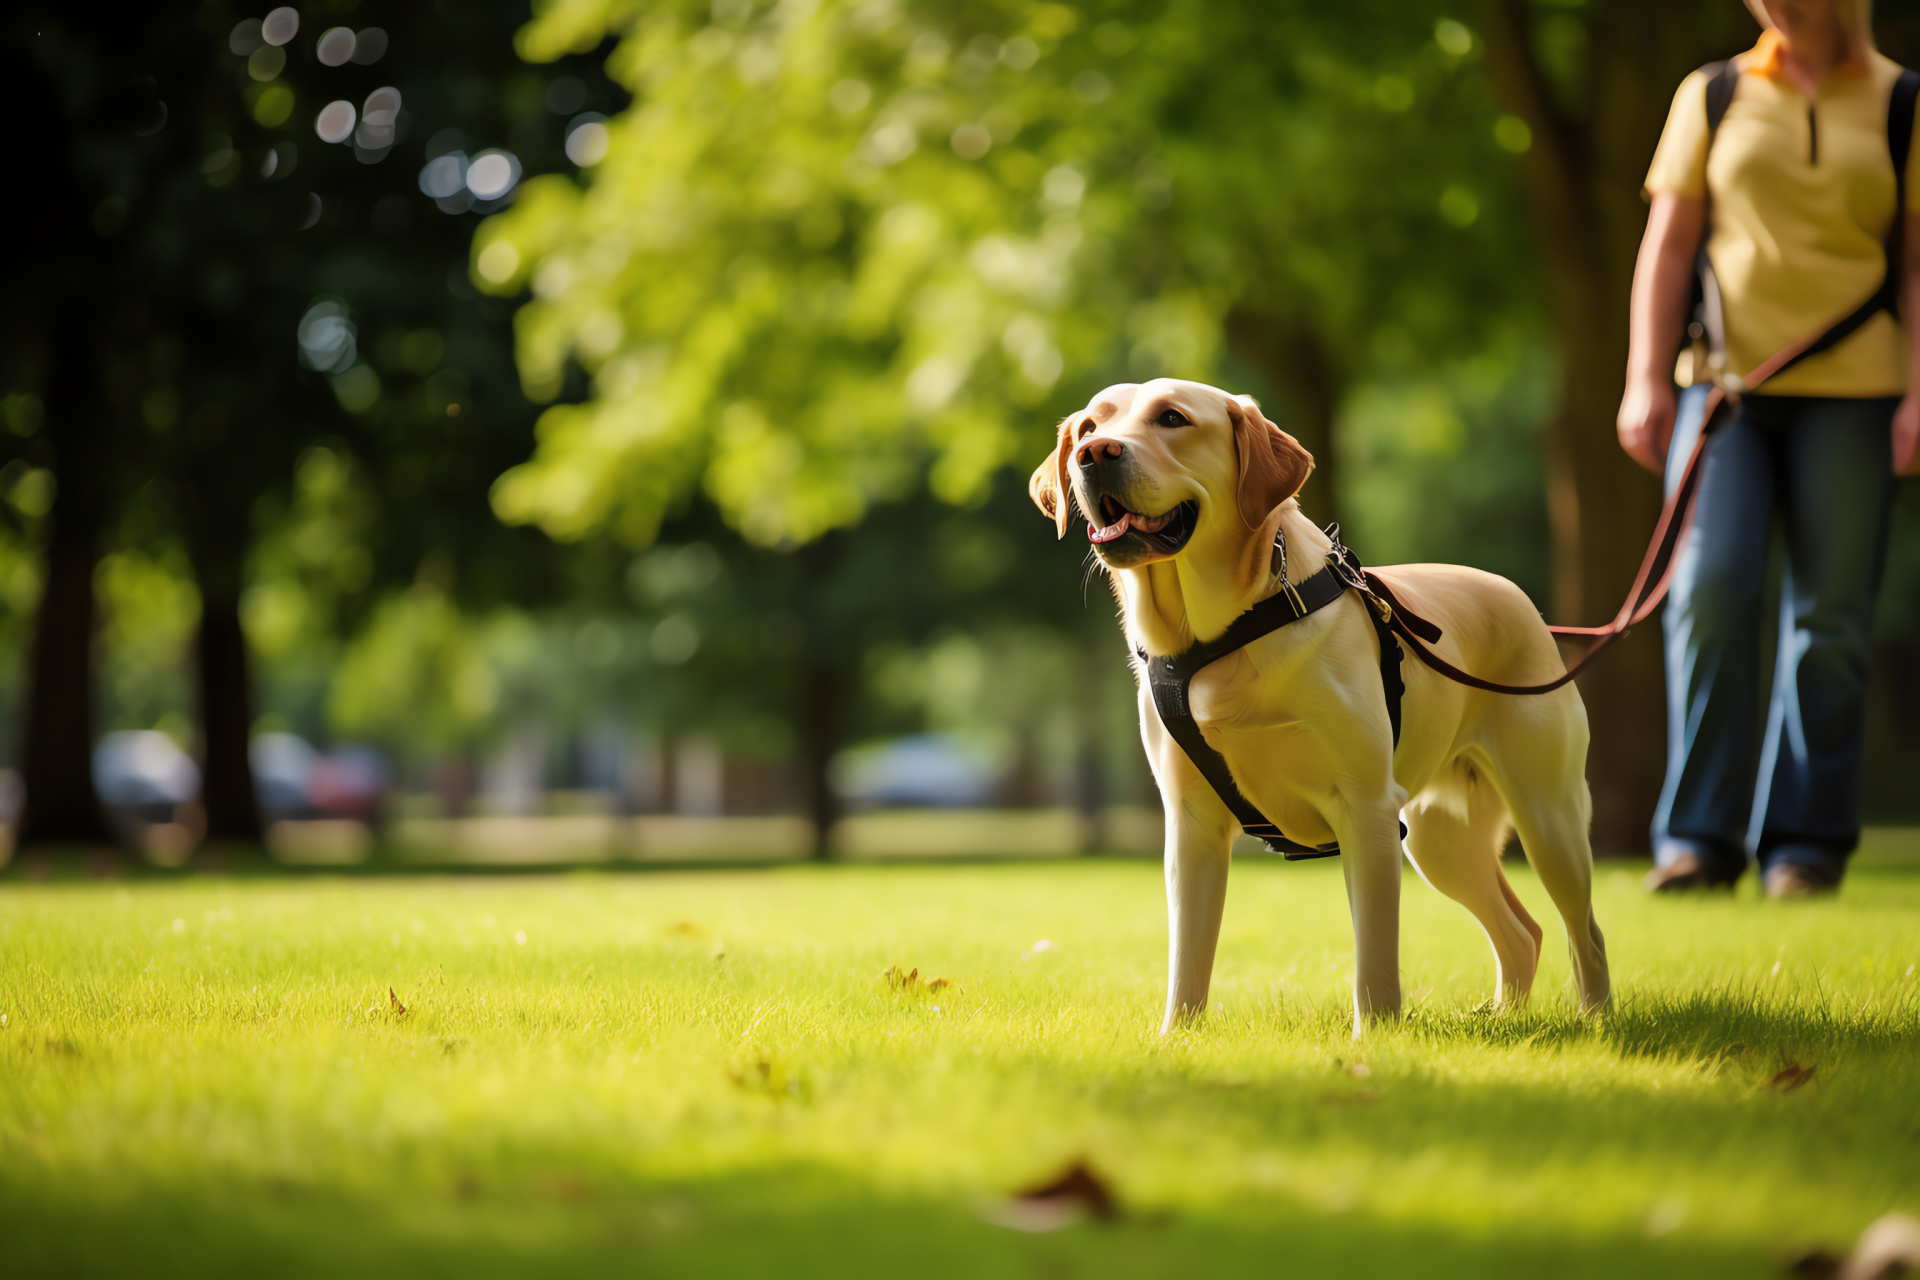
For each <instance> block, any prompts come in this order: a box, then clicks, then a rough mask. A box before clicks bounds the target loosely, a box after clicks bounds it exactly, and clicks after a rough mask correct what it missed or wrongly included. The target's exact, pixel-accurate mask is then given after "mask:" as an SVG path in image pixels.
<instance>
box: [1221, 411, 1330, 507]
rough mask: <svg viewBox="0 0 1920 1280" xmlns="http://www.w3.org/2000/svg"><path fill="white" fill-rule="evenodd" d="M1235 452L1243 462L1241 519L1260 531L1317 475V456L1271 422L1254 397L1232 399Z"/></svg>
mask: <svg viewBox="0 0 1920 1280" xmlns="http://www.w3.org/2000/svg"><path fill="white" fill-rule="evenodd" d="M1227 416H1228V417H1230V418H1232V419H1233V452H1234V454H1235V456H1237V457H1238V458H1239V460H1240V487H1239V492H1238V495H1237V497H1238V502H1239V507H1240V519H1241V520H1242V521H1243V522H1244V523H1245V524H1246V526H1247V528H1249V529H1258V528H1259V527H1260V526H1261V525H1263V524H1265V523H1266V522H1267V517H1268V516H1270V515H1272V514H1273V509H1274V508H1275V507H1277V506H1279V505H1280V504H1281V503H1283V502H1285V501H1286V500H1287V499H1288V498H1291V497H1292V496H1293V495H1294V494H1296V493H1298V492H1300V486H1301V485H1303V484H1305V483H1306V482H1307V477H1308V476H1310V475H1312V474H1313V455H1312V454H1310V453H1308V452H1307V451H1306V449H1304V448H1303V447H1301V444H1300V442H1299V441H1298V440H1295V439H1294V438H1293V437H1292V436H1290V435H1288V434H1287V433H1286V432H1284V431H1282V430H1281V429H1280V428H1278V427H1276V426H1274V425H1273V424H1272V423H1271V422H1268V421H1267V419H1266V417H1265V415H1263V414H1262V413H1261V412H1260V406H1259V405H1257V404H1255V403H1254V402H1253V399H1252V397H1250V396H1228V397H1227Z"/></svg>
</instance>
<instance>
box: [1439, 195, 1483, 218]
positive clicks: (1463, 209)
mask: <svg viewBox="0 0 1920 1280" xmlns="http://www.w3.org/2000/svg"><path fill="white" fill-rule="evenodd" d="M1440 216H1441V217H1443V218H1445V219H1446V220H1447V221H1448V222H1450V223H1452V224H1453V225H1454V226H1456V227H1470V226H1472V225H1473V224H1474V221H1475V220H1476V219H1477V218H1479V216H1480V202H1479V201H1478V200H1476V199H1474V197H1473V193H1472V192H1471V191H1468V190H1467V189H1466V188H1465V187H1457V186H1456V187H1448V188H1447V189H1446V190H1445V191H1443V192H1441V193H1440Z"/></svg>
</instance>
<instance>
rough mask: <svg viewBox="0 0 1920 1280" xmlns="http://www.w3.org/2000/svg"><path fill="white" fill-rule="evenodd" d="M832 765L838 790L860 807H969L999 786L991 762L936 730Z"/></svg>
mask: <svg viewBox="0 0 1920 1280" xmlns="http://www.w3.org/2000/svg"><path fill="white" fill-rule="evenodd" d="M835 763H836V767H835V769H834V774H835V783H836V789H837V790H838V791H839V792H840V794H841V795H843V796H845V797H846V798H847V799H848V800H849V801H851V802H853V803H854V804H855V805H858V806H862V807H875V808H891V807H895V806H900V807H912V808H931V809H965V808H972V807H974V806H976V805H983V804H987V803H988V802H989V801H991V800H992V799H993V797H994V794H995V793H996V792H997V791H998V790H999V786H1000V778H999V774H998V771H997V770H995V768H994V767H993V764H992V763H991V762H990V761H988V760H986V759H984V758H983V757H982V756H981V755H979V754H978V753H976V752H973V751H969V750H968V749H967V748H966V747H964V746H962V745H961V744H960V743H958V742H956V741H955V740H954V739H952V738H949V737H947V736H946V735H944V734H938V733H919V734H914V735H913V736H911V737H906V738H897V739H895V740H894V741H892V742H889V743H886V744H885V745H884V746H879V747H866V748H856V749H855V750H852V751H849V752H847V753H846V754H845V755H843V756H842V757H841V758H840V759H839V760H838V761H836V762H835Z"/></svg>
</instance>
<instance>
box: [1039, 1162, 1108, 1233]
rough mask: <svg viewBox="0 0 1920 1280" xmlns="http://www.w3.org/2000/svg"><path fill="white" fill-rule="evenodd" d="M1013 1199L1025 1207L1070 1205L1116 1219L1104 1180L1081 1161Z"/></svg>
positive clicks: (1086, 1211) (1095, 1214)
mask: <svg viewBox="0 0 1920 1280" xmlns="http://www.w3.org/2000/svg"><path fill="white" fill-rule="evenodd" d="M1013 1198H1014V1199H1015V1200H1019V1201H1022V1202H1023V1203H1026V1204H1050V1205H1062V1206H1066V1205H1071V1206H1075V1207H1077V1208H1079V1209H1080V1210H1081V1211H1082V1212H1085V1213H1089V1214H1091V1215H1093V1216H1094V1217H1096V1218H1100V1219H1103V1220H1106V1221H1111V1220H1113V1219H1114V1218H1117V1217H1119V1216H1120V1203H1119V1201H1118V1200H1116V1199H1115V1198H1114V1195H1113V1191H1112V1189H1111V1188H1109V1187H1108V1186H1107V1183H1106V1179H1104V1178H1102V1177H1101V1176H1100V1175H1099V1174H1098V1173H1095V1172H1094V1170H1093V1167H1092V1166H1091V1165H1089V1164H1088V1163H1087V1162H1086V1161H1084V1160H1076V1161H1074V1162H1073V1163H1072V1164H1070V1165H1068V1166H1067V1167H1066V1168H1065V1169H1063V1170H1061V1171H1060V1172H1059V1173H1058V1174H1056V1175H1055V1176H1054V1177H1051V1178H1049V1179H1047V1180H1046V1181H1045V1182H1042V1183H1039V1184H1037V1185H1035V1186H1031V1187H1028V1188H1027V1189H1026V1190H1024V1191H1016V1192H1015V1193H1014V1196H1013Z"/></svg>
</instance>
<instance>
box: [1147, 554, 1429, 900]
mask: <svg viewBox="0 0 1920 1280" xmlns="http://www.w3.org/2000/svg"><path fill="white" fill-rule="evenodd" d="M1333 547H1334V549H1333V554H1331V555H1329V556H1328V557H1327V566H1326V568H1324V569H1322V570H1320V572H1318V573H1316V574H1314V575H1313V576H1312V577H1311V578H1308V579H1307V580H1306V581H1304V582H1301V583H1298V584H1295V583H1289V582H1287V581H1286V576H1285V571H1284V569H1283V570H1282V574H1281V589H1280V590H1279V591H1278V592H1277V593H1276V594H1274V595H1271V596H1268V597H1267V598H1266V599H1265V600H1262V601H1260V602H1259V603H1258V604H1256V605H1254V606H1253V607H1252V608H1251V609H1249V610H1247V611H1246V612H1245V613H1243V614H1241V615H1240V616H1239V617H1238V618H1235V619H1234V620H1233V622H1232V624H1231V625H1230V626H1228V627H1227V629H1226V630H1225V631H1224V632H1222V633H1221V634H1220V636H1219V638H1218V639H1215V640H1206V641H1201V642H1199V643H1197V644H1195V645H1194V646H1193V647H1192V648H1190V649H1188V650H1187V651H1186V652H1184V653H1178V654H1174V655H1173V656H1172V657H1164V658H1154V657H1148V656H1147V655H1146V654H1145V653H1141V654H1140V659H1141V661H1142V662H1143V663H1144V664H1145V666H1146V671H1147V688H1148V689H1149V690H1150V691H1151V692H1152V694H1153V705H1154V707H1155V709H1156V710H1158V711H1159V713H1160V723H1161V724H1163V725H1165V726H1166V727H1167V732H1168V733H1170V734H1172V735H1173V740H1174V741H1175V742H1177V743H1179V744H1180V749H1181V750H1182V751H1184V752H1186V753H1187V759H1189V760H1191V761H1193V767H1194V768H1196V769H1198V770H1199V771H1200V776H1202V777H1203V778H1205V779H1206V780H1207V782H1208V783H1209V785H1211V786H1212V787H1213V789H1214V791H1215V793H1216V794H1218V795H1219V797H1220V799H1221V801H1222V803H1224V804H1225V805H1226V806H1227V808H1228V809H1229V810H1231V811H1232V813H1233V816H1234V817H1235V818H1236V819H1238V820H1239V823H1240V825H1241V827H1242V828H1244V829H1245V830H1246V833H1247V834H1248V835H1250V836H1255V837H1257V838H1259V839H1261V840H1264V841H1266V844H1267V848H1268V849H1270V850H1272V851H1273V852H1275V853H1277V854H1280V855H1281V856H1282V857H1284V858H1286V859H1287V860H1288V861H1289V862H1298V861H1302V860H1304V859H1307V858H1332V857H1337V856H1339V853H1340V846H1339V844H1337V843H1334V844H1323V845H1309V844H1301V843H1299V842H1298V841H1296V840H1289V839H1288V838H1287V837H1286V835H1285V834H1283V833H1282V832H1281V830H1280V828H1279V827H1277V826H1275V825H1274V824H1273V823H1271V822H1269V821H1267V818H1266V815H1264V814H1262V813H1261V812H1260V810H1258V809H1256V808H1255V807H1254V806H1253V802H1252V801H1250V800H1248V799H1247V798H1246V796H1245V795H1243V794H1242V793H1241V791H1240V787H1239V785H1238V784H1237V783H1235V782H1234V780H1233V770H1231V769H1229V768H1228V767H1227V760H1226V757H1225V756H1223V755H1221V754H1220V753H1219V752H1218V751H1215V750H1214V749H1213V748H1212V747H1210V746H1208V745H1207V740H1206V738H1205V737H1203V736H1202V735H1201V733H1200V725H1199V723H1198V722H1197V721H1195V720H1194V718H1193V708H1192V706H1191V705H1190V704H1189V700H1188V697H1187V689H1188V686H1189V685H1191V684H1192V683H1193V678H1194V677H1195V676H1196V675H1198V674H1200V671H1201V669H1202V668H1203V667H1206V666H1207V665H1209V664H1210V663H1214V662H1218V661H1219V660H1220V659H1221V658H1224V657H1226V656H1227V655H1228V654H1230V653H1232V652H1233V651H1234V650H1236V649H1241V648H1244V647H1246V646H1247V645H1249V644H1252V643H1253V642H1254V641H1255V640H1258V639H1259V638H1260V637H1261V636H1264V635H1270V634H1272V633H1273V632H1275V631H1278V630H1279V629H1280V628H1282V627H1284V626H1286V625H1287V624H1288V623H1291V622H1298V621H1300V619H1302V618H1304V617H1306V616H1307V615H1308V614H1310V613H1314V612H1317V611H1318V610H1320V609H1324V608H1326V607H1327V606H1328V605H1330V604H1332V603H1333V602H1334V601H1335V600H1338V599H1339V598H1340V597H1341V596H1343V595H1345V594H1346V593H1347V592H1348V591H1358V592H1359V593H1360V598H1361V600H1362V601H1364V602H1365V603H1366V604H1367V606H1368V608H1367V617H1368V619H1369V620H1370V621H1372V623H1373V629H1374V632H1375V633H1376V634H1377V635H1378V636H1379V637H1380V684H1381V687H1382V688H1383V689H1384V690H1385V692H1386V698H1387V720H1388V722H1389V723H1391V724H1392V725H1393V745H1394V746H1396V747H1397V746H1399V745H1400V699H1401V698H1402V696H1404V695H1405V693H1406V690H1407V686H1406V683H1405V682H1404V681H1403V680H1401V678H1400V660H1401V652H1400V642H1399V640H1398V639H1396V638H1395V636H1394V634H1393V630H1392V622H1393V617H1394V615H1393V611H1392V609H1391V608H1390V607H1389V606H1388V605H1387V604H1386V602H1385V601H1383V600H1381V599H1380V597H1379V596H1378V595H1376V594H1375V593H1374V591H1373V589H1372V587H1371V586H1370V584H1369V582H1368V579H1367V577H1366V576H1365V570H1363V569H1362V568H1361V566H1360V559H1359V557H1358V556H1356V555H1354V554H1353V552H1352V551H1349V550H1348V549H1347V548H1346V547H1344V546H1342V545H1341V544H1340V542H1339V540H1338V539H1337V538H1336V539H1335V541H1334V544H1333ZM1283 564H1284V561H1283ZM1436 634H1437V633H1436ZM1400 834H1401V835H1402V836H1403V837H1404V836H1405V835H1406V834H1407V828H1406V824H1405V823H1402V824H1401V826H1400Z"/></svg>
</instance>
